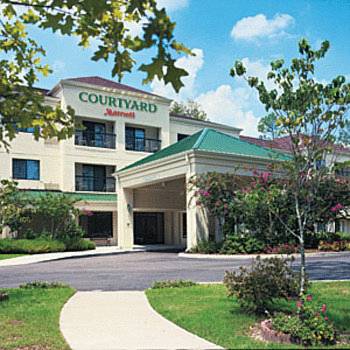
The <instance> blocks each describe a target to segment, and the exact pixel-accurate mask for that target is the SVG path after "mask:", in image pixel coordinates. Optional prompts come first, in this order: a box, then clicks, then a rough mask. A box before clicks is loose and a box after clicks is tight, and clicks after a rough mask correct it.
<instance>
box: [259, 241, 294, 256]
mask: <svg viewBox="0 0 350 350" xmlns="http://www.w3.org/2000/svg"><path fill="white" fill-rule="evenodd" d="M298 252H299V246H298V245H297V244H291V243H284V244H278V245H276V246H267V247H266V248H265V253H267V254H294V253H298Z"/></svg>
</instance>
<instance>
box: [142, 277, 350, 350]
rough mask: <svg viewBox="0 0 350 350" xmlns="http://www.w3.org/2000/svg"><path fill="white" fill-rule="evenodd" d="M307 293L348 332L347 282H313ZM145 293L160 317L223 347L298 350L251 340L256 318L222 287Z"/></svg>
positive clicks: (349, 302)
mask: <svg viewBox="0 0 350 350" xmlns="http://www.w3.org/2000/svg"><path fill="white" fill-rule="evenodd" d="M310 292H311V293H312V294H313V296H314V302H318V303H319V304H323V303H325V304H327V306H328V309H329V311H328V312H327V313H328V316H329V318H330V319H331V320H332V321H334V324H335V326H336V328H337V329H338V331H340V332H341V333H343V332H347V333H349V332H350V282H330V283H325V282H319V283H313V285H312V288H311V291H310ZM146 293H147V297H148V299H149V301H150V303H151V305H152V307H153V308H154V309H155V310H156V311H158V312H159V313H160V314H161V315H163V316H164V317H166V318H167V319H169V320H171V321H173V322H174V323H176V324H178V325H179V326H181V327H183V328H185V329H187V330H188V331H190V332H192V333H195V334H197V335H199V336H200V337H202V338H205V339H207V340H209V341H211V342H213V343H216V344H218V345H221V346H222V347H224V348H229V349H232V348H234V349H236V348H240V349H285V348H300V346H299V347H298V346H293V345H283V344H272V343H263V342H259V341H256V340H254V339H252V338H251V337H250V336H249V329H250V327H251V326H252V325H254V323H256V322H257V318H256V317H255V316H254V315H251V314H248V313H246V312H244V311H242V309H241V308H240V307H239V306H238V304H237V302H236V300H235V299H234V298H228V297H227V296H226V290H225V287H224V286H223V285H200V286H194V287H187V288H165V289H149V290H147V292H146ZM286 306H287V304H286V303H281V304H280V305H279V307H280V308H284V307H286ZM339 347H340V346H339ZM344 348H348V346H345V347H344Z"/></svg>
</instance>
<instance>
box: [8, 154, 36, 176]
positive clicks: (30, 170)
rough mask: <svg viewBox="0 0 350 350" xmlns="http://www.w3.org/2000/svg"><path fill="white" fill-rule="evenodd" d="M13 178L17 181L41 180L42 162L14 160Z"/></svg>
mask: <svg viewBox="0 0 350 350" xmlns="http://www.w3.org/2000/svg"><path fill="white" fill-rule="evenodd" d="M12 177H13V178H14V179H17V180H39V178H40V162H39V161H38V160H29V159H13V160H12Z"/></svg>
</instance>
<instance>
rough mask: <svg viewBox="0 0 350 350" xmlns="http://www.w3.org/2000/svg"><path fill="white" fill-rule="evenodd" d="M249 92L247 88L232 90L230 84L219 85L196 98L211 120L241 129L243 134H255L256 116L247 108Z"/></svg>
mask: <svg viewBox="0 0 350 350" xmlns="http://www.w3.org/2000/svg"><path fill="white" fill-rule="evenodd" d="M250 97H251V94H250V93H249V89H248V88H237V89H235V90H233V88H232V87H231V86H230V85H221V86H219V87H218V88H217V89H216V90H211V91H208V92H206V93H204V94H201V95H200V96H198V98H197V99H196V101H197V102H199V103H200V104H201V106H202V107H203V109H204V110H205V111H206V112H207V114H208V117H209V119H210V120H211V121H214V122H218V123H223V124H227V125H232V126H235V127H238V128H241V129H243V134H248V135H252V136H257V134H258V132H257V124H258V121H259V118H257V117H256V116H255V115H254V113H253V111H252V110H250V109H249V103H250V101H249V98H250Z"/></svg>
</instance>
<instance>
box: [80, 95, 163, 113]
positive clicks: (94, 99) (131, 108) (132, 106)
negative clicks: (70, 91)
mask: <svg viewBox="0 0 350 350" xmlns="http://www.w3.org/2000/svg"><path fill="white" fill-rule="evenodd" d="M79 100H80V101H81V102H84V103H90V104H98V105H101V106H106V111H105V113H104V115H107V116H114V117H126V118H135V111H140V112H147V113H156V112H157V109H158V108H157V105H155V104H154V103H148V102H141V101H137V100H133V99H127V98H122V97H114V96H107V95H102V94H95V93H89V92H86V91H81V92H79ZM113 108H122V109H124V110H127V111H126V112H125V111H119V110H115V109H113Z"/></svg>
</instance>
